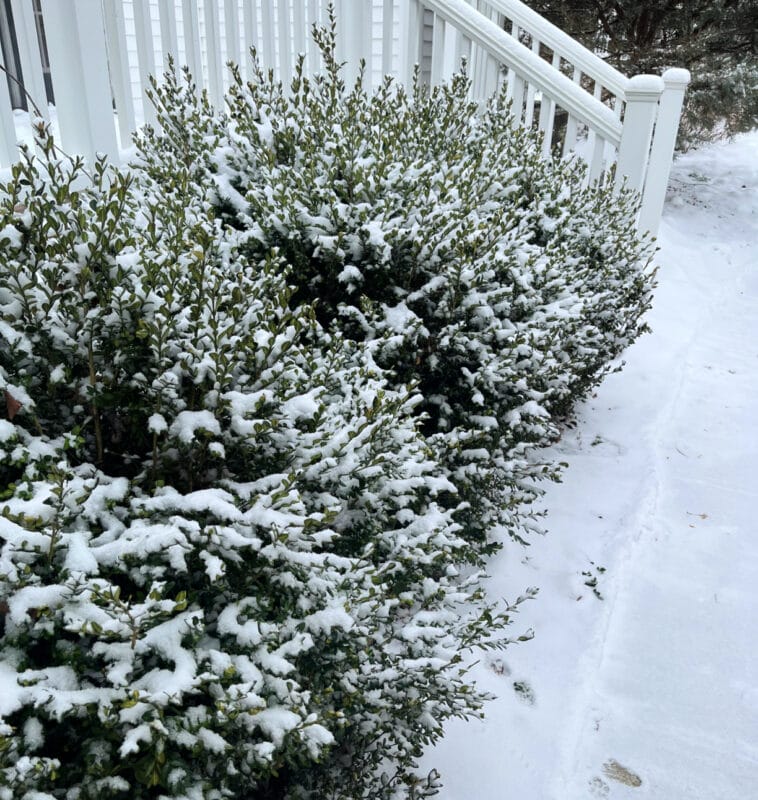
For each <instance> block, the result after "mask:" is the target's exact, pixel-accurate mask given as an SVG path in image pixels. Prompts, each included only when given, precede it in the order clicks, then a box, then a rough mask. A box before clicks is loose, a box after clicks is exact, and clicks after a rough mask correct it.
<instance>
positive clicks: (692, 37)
mask: <svg viewBox="0 0 758 800" xmlns="http://www.w3.org/2000/svg"><path fill="white" fill-rule="evenodd" d="M529 5H530V6H531V7H532V8H534V9H535V10H536V11H538V12H539V13H540V14H543V15H545V16H546V17H547V18H548V19H549V20H551V21H552V22H553V23H555V24H556V25H558V26H559V27H561V28H562V29H563V30H565V31H566V32H567V33H569V34H571V36H573V37H575V38H576V39H578V40H579V41H580V42H582V44H584V45H585V46H587V47H589V48H590V49H592V50H594V51H596V52H598V53H600V54H602V55H603V57H604V58H605V59H606V60H607V61H608V62H609V63H611V64H612V65H613V66H614V67H616V68H617V69H619V70H621V71H622V72H624V73H625V74H627V75H634V74H640V73H652V74H658V73H660V72H662V71H663V70H664V69H666V68H667V67H673V66H677V67H686V68H687V69H689V70H690V72H691V73H692V84H691V85H690V88H689V91H688V94H687V99H686V104H685V110H684V118H683V124H682V137H681V139H682V141H681V144H682V145H686V144H689V143H693V142H696V141H703V140H707V139H711V138H714V137H716V136H719V135H724V134H726V135H733V134H735V133H739V132H740V131H745V130H750V129H751V128H753V127H756V126H757V125H758V91H756V89H758V3H757V2H756V1H755V0H685V2H677V1H676V0H644V1H643V2H639V0H532V1H531V2H530V3H529Z"/></svg>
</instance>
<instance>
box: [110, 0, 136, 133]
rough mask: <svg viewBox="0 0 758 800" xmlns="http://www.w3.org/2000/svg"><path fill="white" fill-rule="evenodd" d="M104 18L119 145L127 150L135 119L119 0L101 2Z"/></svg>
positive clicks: (124, 31)
mask: <svg viewBox="0 0 758 800" xmlns="http://www.w3.org/2000/svg"><path fill="white" fill-rule="evenodd" d="M103 17H104V21H105V36H106V41H107V47H108V65H109V68H110V76H111V89H112V90H113V102H114V104H115V106H116V116H117V118H118V131H119V136H120V138H121V146H122V147H126V145H127V144H128V142H129V140H130V137H131V135H132V133H133V132H134V131H135V130H136V128H137V122H136V120H135V118H134V100H133V99H132V84H131V80H130V73H129V54H128V52H127V48H126V24H125V22H124V6H123V3H121V0H104V2H103Z"/></svg>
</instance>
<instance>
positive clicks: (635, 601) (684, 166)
mask: <svg viewBox="0 0 758 800" xmlns="http://www.w3.org/2000/svg"><path fill="white" fill-rule="evenodd" d="M659 243H660V252H659V255H658V263H659V265H660V272H659V287H658V289H657V292H656V299H655V305H654V308H653V310H652V312H651V313H650V316H649V322H650V325H651V326H652V328H653V334H652V335H649V336H646V337H644V338H643V339H641V340H640V341H639V342H638V343H637V344H635V346H634V347H633V348H632V349H631V350H630V351H629V352H628V353H627V354H626V362H627V363H626V366H625V368H624V370H623V371H622V372H621V373H618V374H615V375H612V376H610V377H609V378H608V379H607V380H606V381H605V382H604V383H603V385H602V386H601V387H600V388H599V389H598V391H597V393H596V394H595V395H594V396H593V397H592V399H591V400H589V401H588V402H586V403H584V404H583V405H582V406H581V407H580V408H579V411H578V414H577V424H576V427H574V428H571V429H569V430H566V431H565V433H564V435H563V437H562V440H561V441H560V442H559V444H558V445H557V446H556V447H555V448H554V450H555V455H556V456H558V458H559V459H560V460H562V461H566V462H568V464H569V466H568V469H567V470H566V472H565V477H564V480H563V483H561V484H556V485H554V486H551V487H550V488H549V490H548V492H547V496H546V498H545V505H546V507H547V508H548V509H549V517H548V519H547V521H546V524H547V527H548V530H549V532H548V534H547V536H546V537H544V538H540V539H539V540H538V541H535V542H534V543H533V544H532V546H531V547H529V548H527V549H523V550H519V549H518V548H516V547H514V546H510V547H507V548H506V549H505V551H504V552H503V553H502V554H501V555H500V556H499V557H498V558H496V559H495V561H494V562H493V563H492V565H491V570H490V571H491V574H492V576H493V577H492V580H491V592H492V594H493V596H506V597H508V598H512V597H513V596H515V595H516V594H518V593H520V591H521V590H522V589H523V588H524V587H525V586H527V585H530V586H531V585H534V586H538V587H539V588H540V594H539V596H538V598H537V600H535V601H533V602H532V603H530V604H528V605H527V607H522V608H523V609H524V610H523V611H522V613H521V614H520V618H519V619H518V620H517V625H518V626H519V627H521V628H529V627H531V628H533V629H534V632H535V638H534V639H533V640H532V641H531V642H528V643H526V644H523V645H518V646H514V647H511V648H510V649H509V650H507V651H506V652H505V653H502V654H498V655H492V656H485V657H483V658H482V660H481V661H480V663H479V664H478V665H477V666H476V667H475V668H474V670H473V676H474V677H475V679H476V680H477V682H478V683H479V685H480V686H482V687H484V688H486V689H488V690H490V691H491V692H493V693H494V694H496V695H497V696H498V699H497V700H495V701H493V702H492V703H491V704H490V705H489V706H488V709H487V719H486V721H484V722H482V723H479V722H468V723H466V722H454V723H451V724H450V725H449V726H448V728H447V735H446V737H445V739H444V740H443V741H442V742H441V744H440V745H438V746H437V747H436V749H435V750H433V751H432V752H431V753H429V754H428V755H427V756H426V757H425V759H424V761H423V764H422V767H424V768H425V769H427V770H428V769H431V768H433V767H435V768H437V769H439V770H440V771H441V772H442V778H443V782H444V784H445V788H444V789H443V790H442V792H441V795H440V797H441V800H592V799H593V798H609V800H616V799H617V800H622V799H623V798H635V799H637V800H643V798H650V800H653V799H654V800H754V798H758V518H757V515H756V509H758V132H755V133H753V134H750V135H746V136H743V137H741V138H739V139H737V140H736V141H734V142H732V143H728V144H717V145H714V146H710V147H707V148H704V149H702V150H700V151H697V152H693V153H690V154H688V155H686V156H684V157H682V158H680V159H679V160H678V161H677V162H676V164H675V166H674V170H673V175H672V191H671V195H670V198H669V202H668V205H667V208H666V211H665V216H664V221H663V225H662V229H661V234H660V238H659ZM595 582H596V585H595V586H592V585H589V584H594V583H595Z"/></svg>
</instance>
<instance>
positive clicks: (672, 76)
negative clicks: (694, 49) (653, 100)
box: [661, 67, 691, 88]
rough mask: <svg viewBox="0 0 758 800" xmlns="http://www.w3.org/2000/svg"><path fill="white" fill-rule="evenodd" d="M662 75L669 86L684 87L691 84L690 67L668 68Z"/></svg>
mask: <svg viewBox="0 0 758 800" xmlns="http://www.w3.org/2000/svg"><path fill="white" fill-rule="evenodd" d="M661 77H662V78H663V82H664V83H665V84H666V87H667V88H669V87H670V88H674V87H677V88H679V87H681V88H684V87H685V86H689V83H690V80H691V75H690V71H689V70H688V69H681V68H680V67H672V68H671V69H667V70H666V71H665V72H664V73H663V75H662V76H661Z"/></svg>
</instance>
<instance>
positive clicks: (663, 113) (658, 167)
mask: <svg viewBox="0 0 758 800" xmlns="http://www.w3.org/2000/svg"><path fill="white" fill-rule="evenodd" d="M662 77H663V83H664V85H665V88H664V90H663V94H662V95H661V102H660V106H659V109H658V120H657V121H656V123H655V132H654V134H653V146H652V149H651V151H650V161H649V163H648V167H647V179H646V180H645V190H644V192H643V194H642V209H641V210H640V221H639V229H640V230H641V231H649V232H650V233H652V234H653V236H655V235H656V234H657V233H658V226H659V225H660V222H661V214H662V213H663V203H664V201H665V199H666V188H667V187H668V182H669V174H670V172H671V164H672V162H673V159H674V148H675V147H676V136H677V132H678V131H679V120H680V118H681V116H682V104H683V103H684V93H685V92H686V91H687V86H688V85H689V82H690V73H689V72H688V71H687V70H686V69H667V70H666V71H665V72H664V73H663V76H662Z"/></svg>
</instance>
